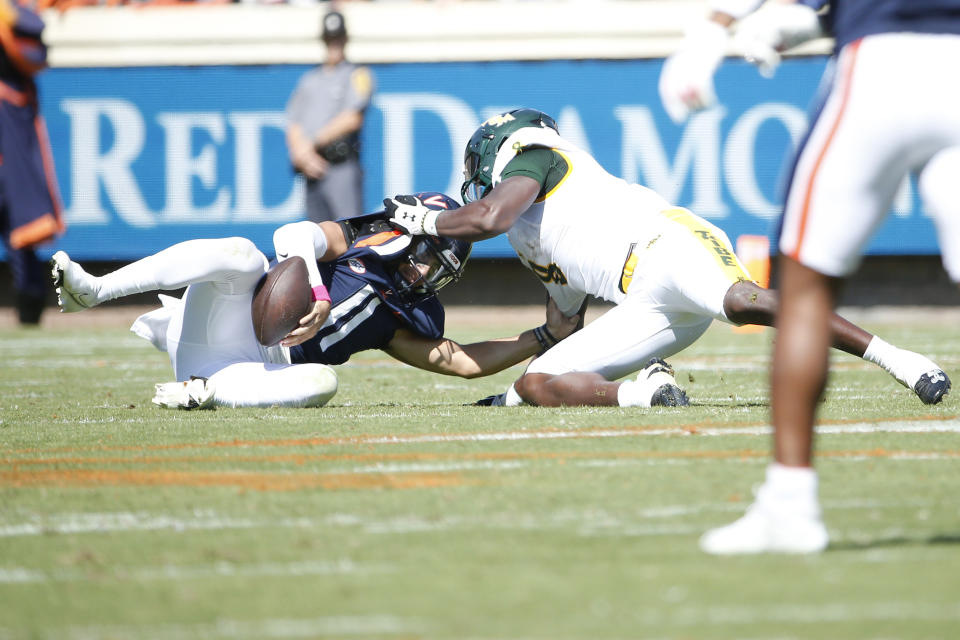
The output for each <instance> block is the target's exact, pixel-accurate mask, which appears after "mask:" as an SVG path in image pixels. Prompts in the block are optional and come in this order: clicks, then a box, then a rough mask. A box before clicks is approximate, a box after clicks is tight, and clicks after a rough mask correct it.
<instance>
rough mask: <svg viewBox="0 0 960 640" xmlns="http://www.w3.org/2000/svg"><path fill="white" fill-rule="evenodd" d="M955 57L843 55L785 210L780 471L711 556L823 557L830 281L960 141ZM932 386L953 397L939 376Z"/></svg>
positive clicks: (919, 43)
mask: <svg viewBox="0 0 960 640" xmlns="http://www.w3.org/2000/svg"><path fill="white" fill-rule="evenodd" d="M958 53H960V39H957V38H946V39H945V38H938V37H929V36H923V35H917V34H885V35H880V36H871V37H867V38H864V39H862V40H859V41H856V42H854V43H853V44H851V45H848V46H846V47H844V49H843V50H842V51H841V52H840V54H839V55H838V57H837V61H836V70H837V72H836V75H835V76H834V77H832V79H831V80H832V82H831V85H830V87H829V91H828V92H826V93H825V101H824V104H823V105H822V108H821V109H820V110H819V111H818V117H817V119H816V120H815V121H814V122H813V124H812V125H811V131H810V134H809V136H808V138H807V140H806V142H805V144H804V146H803V147H802V148H801V149H800V151H799V152H798V156H797V161H796V164H795V166H794V172H793V176H792V179H791V184H790V191H789V193H788V195H787V199H786V204H785V207H784V214H783V220H782V222H783V224H782V229H781V236H780V242H779V248H780V251H781V253H782V254H783V255H784V256H785V257H784V258H782V259H781V265H782V272H783V273H782V276H783V290H782V294H783V297H782V300H781V308H780V315H779V319H778V325H779V327H780V333H779V335H778V339H777V344H776V347H775V350H774V364H773V375H772V379H771V389H772V403H773V412H772V413H773V424H774V432H775V436H774V448H775V462H774V463H773V464H771V465H770V466H769V467H768V468H767V474H766V480H765V482H764V483H763V485H762V486H761V487H760V489H759V490H758V492H757V496H756V500H755V502H754V504H753V505H752V506H751V507H750V508H749V509H748V510H747V513H746V515H744V516H743V517H742V518H740V519H739V520H737V521H736V522H734V523H732V524H730V525H728V526H725V527H720V528H717V529H713V530H711V531H708V532H707V533H706V534H705V535H704V536H703V537H702V538H701V541H700V544H701V548H703V550H705V551H707V552H709V553H716V554H736V553H760V552H781V553H783V552H787V553H811V552H817V551H821V550H823V549H824V548H825V547H826V546H827V543H828V540H829V536H828V534H827V530H826V528H825V527H824V526H823V523H822V521H821V517H820V506H819V499H818V497H817V491H818V478H817V474H816V472H815V471H814V469H813V468H812V460H813V454H812V442H813V423H814V419H815V415H816V407H817V401H818V399H819V398H820V395H821V394H822V391H823V386H824V384H825V380H826V362H827V356H826V353H827V348H828V345H829V333H828V330H827V326H828V323H829V314H830V312H831V311H832V309H833V306H834V305H835V303H836V286H835V284H834V282H835V281H834V280H833V278H839V277H845V276H846V275H848V274H850V273H851V272H852V271H853V270H854V269H855V267H856V266H857V264H858V262H859V258H860V256H861V255H862V252H863V250H864V248H865V246H866V244H867V241H868V240H869V238H870V237H871V235H872V234H873V232H874V231H875V230H876V228H877V227H878V226H879V225H880V224H881V222H882V221H883V219H884V216H885V214H886V212H887V211H888V210H889V207H890V204H891V203H892V201H893V197H894V194H895V191H896V189H897V187H898V186H899V185H900V183H901V181H902V179H903V178H904V177H905V176H906V175H907V173H908V172H909V171H910V170H913V169H918V168H920V167H922V166H923V165H924V164H925V163H926V162H927V160H929V158H930V157H931V155H933V154H935V153H936V150H937V146H938V145H946V146H952V145H954V144H957V142H956V141H954V142H948V140H950V139H954V140H956V138H957V137H958V136H960V117H958V115H957V113H956V111H957V105H958V102H960V100H958V98H960V95H958V92H957V90H956V88H955V87H953V86H952V85H943V84H942V83H939V82H937V81H935V79H936V78H939V77H940V75H939V74H943V73H948V71H947V69H948V67H949V64H948V63H947V62H946V60H949V59H951V57H955V56H956V55H957V54H958ZM938 66H939V67H941V68H939V69H938V68H937V67H938ZM921 70H922V71H923V73H921ZM926 73H929V74H930V75H929V76H928V75H926ZM854 77H855V78H856V82H854ZM931 80H934V81H931ZM877 105H883V107H882V108H877ZM933 141H935V144H933V145H931V142H933ZM952 180H955V178H952ZM940 373H942V372H940ZM928 382H929V383H930V384H931V385H939V386H940V387H941V389H943V392H945V391H946V389H948V388H949V381H947V380H946V379H945V377H944V378H943V379H940V375H939V374H936V375H933V376H931V377H930V378H929V379H928Z"/></svg>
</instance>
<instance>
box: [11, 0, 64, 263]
mask: <svg viewBox="0 0 960 640" xmlns="http://www.w3.org/2000/svg"><path fill="white" fill-rule="evenodd" d="M42 32H43V21H42V20H41V19H40V17H39V16H38V15H37V14H35V13H33V12H32V11H30V10H29V9H26V8H25V7H21V6H16V5H13V4H11V3H5V2H0V233H2V235H3V237H4V240H5V241H6V242H7V244H8V245H9V248H11V249H14V250H16V249H22V248H29V247H33V246H35V245H37V244H39V243H42V242H46V241H48V240H50V239H52V238H53V237H54V236H56V235H58V234H60V233H62V232H63V229H64V223H63V218H62V215H61V212H60V196H59V194H58V192H57V187H56V174H55V172H54V168H53V154H52V153H51V152H50V143H49V140H48V139H47V130H46V126H45V125H44V122H43V118H41V116H40V113H39V108H38V102H37V91H36V84H35V83H34V81H33V76H34V74H36V73H37V72H38V71H40V70H41V69H43V68H44V67H45V66H46V60H47V49H46V47H45V46H44V44H43V40H42V39H41V34H42Z"/></svg>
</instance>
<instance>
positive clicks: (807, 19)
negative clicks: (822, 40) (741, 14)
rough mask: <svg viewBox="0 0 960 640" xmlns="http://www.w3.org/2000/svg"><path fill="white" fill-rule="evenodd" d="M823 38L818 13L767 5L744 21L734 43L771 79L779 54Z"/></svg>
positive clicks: (803, 7) (792, 6)
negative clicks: (808, 41) (809, 41)
mask: <svg viewBox="0 0 960 640" xmlns="http://www.w3.org/2000/svg"><path fill="white" fill-rule="evenodd" d="M821 35H823V30H822V29H821V27H820V19H819V17H818V16H817V12H816V11H814V10H813V9H811V8H810V7H808V6H806V5H803V4H778V3H768V4H767V5H766V6H765V7H763V8H762V9H760V10H759V11H757V12H756V13H752V14H750V15H749V16H747V17H746V18H744V19H743V20H742V21H741V22H740V25H739V27H738V28H737V33H736V36H734V43H735V45H736V47H737V48H738V49H739V50H740V52H741V53H742V54H743V57H744V58H746V59H747V61H749V62H752V63H753V64H755V65H757V68H758V69H759V71H760V74H761V75H763V76H764V77H767V78H772V77H773V74H774V73H775V72H776V70H777V66H779V64H780V59H781V58H780V53H781V52H783V51H786V50H787V49H792V48H793V47H796V46H797V45H800V44H803V43H804V42H806V41H807V40H813V39H814V38H819V37H820V36H821Z"/></svg>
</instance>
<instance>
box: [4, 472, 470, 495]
mask: <svg viewBox="0 0 960 640" xmlns="http://www.w3.org/2000/svg"><path fill="white" fill-rule="evenodd" d="M462 484H464V482H463V480H462V479H461V478H460V477H459V476H458V475H456V474H450V473H412V474H390V473H368V474H360V473H346V474H345V473H244V472H235V471H227V472H205V471H142V470H139V471H138V470H124V471H112V470H107V469H45V470H39V471H37V470H33V471H0V486H2V487H97V486H113V487H133V486H140V487H142V486H175V487H235V488H239V489H250V490H255V491H297V490H303V489H325V490H328V491H338V490H349V489H360V490H362V489H424V488H436V487H451V486H460V485H462Z"/></svg>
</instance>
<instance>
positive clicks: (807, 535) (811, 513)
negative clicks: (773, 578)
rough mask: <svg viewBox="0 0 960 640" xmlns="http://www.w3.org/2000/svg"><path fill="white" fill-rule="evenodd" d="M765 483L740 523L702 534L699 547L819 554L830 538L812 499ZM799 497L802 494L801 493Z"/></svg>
mask: <svg viewBox="0 0 960 640" xmlns="http://www.w3.org/2000/svg"><path fill="white" fill-rule="evenodd" d="M767 476H768V480H767V482H764V483H763V484H761V485H760V487H759V488H758V489H757V492H756V498H755V500H754V502H753V504H752V505H750V507H749V508H748V509H747V512H746V513H745V514H744V515H743V517H741V518H740V519H739V520H736V521H735V522H733V523H731V524H728V525H727V526H725V527H717V528H716V529H711V530H709V531H707V532H706V533H704V534H703V536H702V537H701V538H700V548H701V549H702V550H703V551H705V552H707V553H712V554H714V555H735V554H748V553H819V552H820V551H823V550H824V549H826V548H827V544H828V543H829V541H830V536H829V535H828V534H827V528H826V527H825V526H824V524H823V520H822V518H821V515H820V504H819V503H818V502H817V500H816V498H815V497H810V496H806V497H805V496H803V495H798V494H797V493H796V492H793V493H792V495H790V494H788V495H789V497H786V496H784V494H783V493H782V492H775V491H774V489H773V487H772V486H771V485H770V481H769V477H770V471H769V470H768V471H767ZM801 494H802V492H801Z"/></svg>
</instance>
